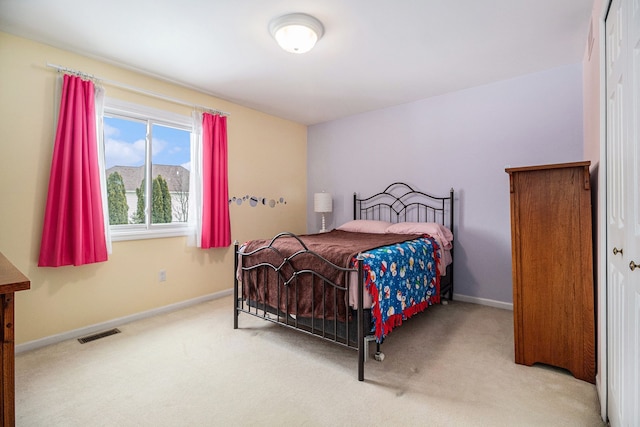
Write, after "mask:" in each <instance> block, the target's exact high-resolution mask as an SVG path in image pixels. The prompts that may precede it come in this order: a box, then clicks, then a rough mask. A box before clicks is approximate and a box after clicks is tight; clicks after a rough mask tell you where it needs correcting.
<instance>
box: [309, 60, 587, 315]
mask: <svg viewBox="0 0 640 427" xmlns="http://www.w3.org/2000/svg"><path fill="white" fill-rule="evenodd" d="M582 117H583V116H582V65H581V64H575V65H570V66H564V67H561V68H556V69H552V70H549V71H545V72H540V73H535V74H530V75H526V76H523V77H519V78H515V79H511V80H506V81H501V82H498V83H494V84H490V85H486V86H480V87H474V88H471V89H466V90H462V91H459V92H454V93H450V94H446V95H442V96H438V97H433V98H429V99H424V100H421V101H417V102H413V103H410V104H404V105H400V106H396V107H392V108H387V109H382V110H377V111H372V112H369V113H363V114H359V115H355V116H351V117H347V118H345V119H341V120H335V121H332V122H327V123H322V124H318V125H314V126H310V127H309V130H308V132H309V133H308V183H307V186H308V188H307V189H308V198H309V200H308V204H307V206H308V223H307V227H308V230H309V232H317V231H318V229H319V228H320V218H319V215H318V214H315V213H314V212H313V193H315V192H318V191H322V190H325V191H327V192H330V193H332V194H333V203H334V211H333V213H332V214H330V215H329V216H327V228H334V227H336V226H338V225H340V224H342V223H344V222H346V221H347V220H349V219H351V217H352V209H353V208H352V202H351V200H352V195H353V193H354V192H358V193H359V194H361V195H367V194H371V193H373V192H377V191H380V190H382V189H384V188H385V187H386V185H387V184H389V183H391V182H394V181H404V182H407V183H409V184H410V185H412V186H413V187H414V188H417V189H420V190H423V191H427V192H431V193H435V194H438V195H447V194H448V191H449V188H451V187H453V188H454V189H455V191H456V204H457V207H456V209H457V211H456V220H455V221H456V222H455V224H454V233H455V236H456V241H455V278H456V280H455V282H456V283H455V286H456V294H459V295H465V296H468V297H473V298H482V299H487V300H492V301H499V302H505V303H511V302H512V301H513V299H512V282H511V235H510V216H509V185H508V183H509V180H508V175H507V174H506V173H505V171H504V169H505V167H509V166H511V167H516V166H528V165H538V164H546V163H563V162H573V161H578V160H582V159H583V122H582ZM552 202H553V201H552V200H550V203H552ZM549 243H550V244H553V236H549Z"/></svg>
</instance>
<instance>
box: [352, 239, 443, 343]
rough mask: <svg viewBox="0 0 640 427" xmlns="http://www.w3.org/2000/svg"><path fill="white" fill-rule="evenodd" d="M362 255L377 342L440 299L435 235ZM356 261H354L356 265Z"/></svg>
mask: <svg viewBox="0 0 640 427" xmlns="http://www.w3.org/2000/svg"><path fill="white" fill-rule="evenodd" d="M362 255H363V257H364V259H363V261H362V263H363V270H364V272H365V276H366V279H365V285H366V289H367V291H368V292H369V294H370V295H371V297H372V298H373V306H372V307H371V315H372V317H373V321H374V325H375V336H376V340H377V341H378V342H382V341H383V340H384V338H385V337H386V336H387V335H388V334H389V333H390V332H391V331H392V330H393V328H394V327H396V326H399V325H401V324H402V322H403V321H404V320H406V319H408V318H410V317H411V316H413V315H414V314H416V313H419V312H421V311H424V310H425V309H426V308H427V307H428V306H430V305H432V304H437V303H439V302H440V275H439V274H438V271H437V270H438V267H437V262H436V261H437V259H436V258H437V257H438V245H437V243H436V240H435V239H434V238H432V237H428V236H424V237H421V238H418V239H415V240H409V241H406V242H402V243H398V244H394V245H389V246H384V247H381V248H378V249H373V250H369V251H367V252H364V253H362ZM357 262H358V261H357V260H354V263H353V265H354V266H357Z"/></svg>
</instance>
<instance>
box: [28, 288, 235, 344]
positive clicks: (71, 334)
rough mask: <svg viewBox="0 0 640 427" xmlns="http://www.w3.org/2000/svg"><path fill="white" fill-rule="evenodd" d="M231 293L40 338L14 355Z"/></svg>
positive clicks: (183, 302)
mask: <svg viewBox="0 0 640 427" xmlns="http://www.w3.org/2000/svg"><path fill="white" fill-rule="evenodd" d="M232 293H233V289H227V290H224V291H220V292H216V293H213V294H209V295H203V296H201V297H198V298H193V299H190V300H187V301H181V302H178V303H175V304H169V305H165V306H163V307H158V308H154V309H152V310H147V311H143V312H140V313H135V314H132V315H130V316H125V317H120V318H118V319H113V320H109V321H106V322H103V323H97V324H95V325H90V326H86V327H84V328H79V329H74V330H72V331H68V332H63V333H61V334H56V335H51V336H48V337H44V338H40V339H37V340H33V341H28V342H26V343H23V344H18V345H16V346H15V353H16V354H18V353H22V352H25V351H30V350H35V349H37V348H40V347H45V346H47V345H51V344H57V343H59V342H62V341H66V340H69V339H76V338H80V337H83V336H85V335H91V334H94V333H96V332H101V331H104V330H107V329H113V328H116V327H118V326H121V325H124V324H125V323H130V322H133V321H136V320H141V319H145V318H147V317H152V316H156V315H158V314H162V313H168V312H170V311H176V310H180V309H183V308H187V307H190V306H192V305H196V304H200V303H202V302H205V301H211V300H214V299H218V298H223V297H226V296H227V295H231V294H232Z"/></svg>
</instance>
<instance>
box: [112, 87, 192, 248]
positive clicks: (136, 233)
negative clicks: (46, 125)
mask: <svg viewBox="0 0 640 427" xmlns="http://www.w3.org/2000/svg"><path fill="white" fill-rule="evenodd" d="M103 115H114V116H118V117H121V118H124V119H127V118H130V119H139V120H144V121H147V120H152V121H153V122H154V124H159V125H163V126H169V127H174V128H178V129H184V130H186V131H188V132H190V133H191V161H192V163H193V160H194V148H195V147H194V138H195V137H194V135H195V133H194V123H193V117H191V116H185V115H182V114H177V113H172V112H169V111H164V110H160V109H157V108H152V107H147V106H144V105H139V104H134V103H130V102H126V101H122V100H119V99H115V98H109V97H105V100H104V112H103ZM148 138H149V135H147V146H148V144H149V140H148ZM101 145H102V146H101V150H102V152H103V153H104V149H105V147H104V139H103V138H101ZM105 163H106V162H105ZM150 163H151V152H150V150H148V149H147V150H146V158H145V165H146V169H149V168H148V165H149V164H150ZM103 167H104V168H105V169H106V164H105V165H103ZM145 174H146V172H145ZM105 178H106V177H105ZM192 182H193V180H192ZM150 185H151V181H150V180H149V179H147V187H148V188H147V193H149V187H150ZM189 199H190V200H194V199H195V188H194V186H193V185H189ZM147 200H150V197H147ZM105 209H108V206H105ZM189 209H190V212H189V221H188V222H186V223H184V222H181V223H174V222H172V223H170V224H118V225H110V224H109V229H110V234H111V240H112V241H114V242H118V241H127V240H142V239H157V238H163V237H179V236H190V235H194V234H195V232H196V224H195V221H194V220H193V218H194V217H195V212H193V203H191V202H190V203H189Z"/></svg>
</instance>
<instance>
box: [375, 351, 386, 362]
mask: <svg viewBox="0 0 640 427" xmlns="http://www.w3.org/2000/svg"><path fill="white" fill-rule="evenodd" d="M374 357H375V358H376V360H377V361H378V362H382V361H383V360H384V353H383V352H381V351H378V352H376V355H375V356H374Z"/></svg>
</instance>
